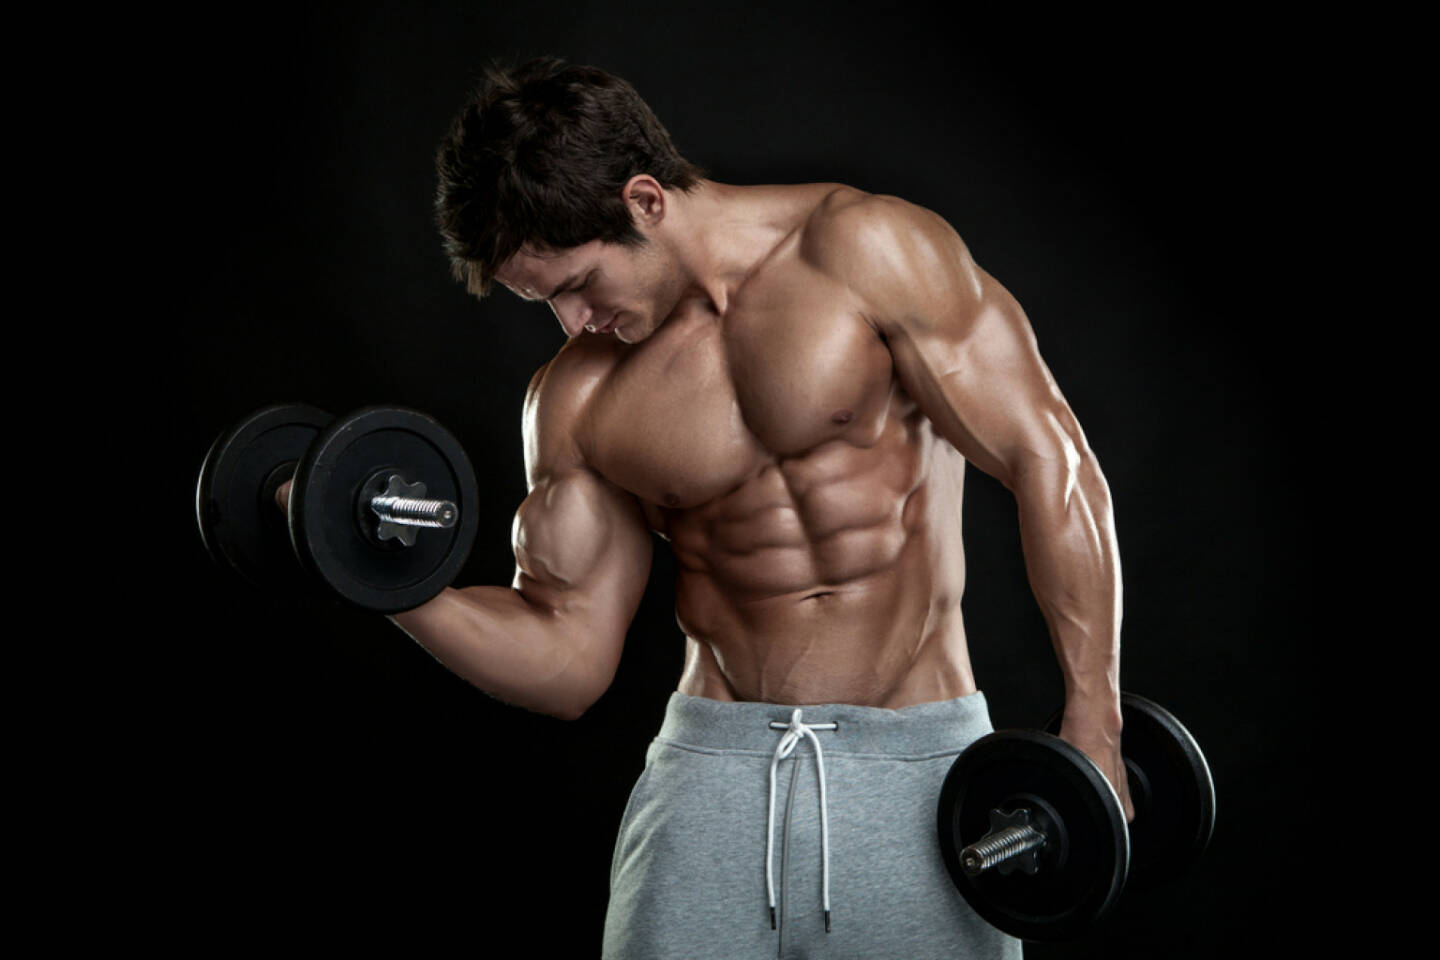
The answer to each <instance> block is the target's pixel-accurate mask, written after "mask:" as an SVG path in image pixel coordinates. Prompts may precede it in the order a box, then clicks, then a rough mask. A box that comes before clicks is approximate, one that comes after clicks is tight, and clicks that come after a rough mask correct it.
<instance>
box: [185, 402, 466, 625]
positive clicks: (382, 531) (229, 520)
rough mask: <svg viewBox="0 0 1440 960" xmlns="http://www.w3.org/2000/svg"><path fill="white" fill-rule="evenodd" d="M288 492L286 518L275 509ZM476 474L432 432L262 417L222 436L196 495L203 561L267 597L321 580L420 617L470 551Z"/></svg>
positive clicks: (424, 426)
mask: <svg viewBox="0 0 1440 960" xmlns="http://www.w3.org/2000/svg"><path fill="white" fill-rule="evenodd" d="M287 480H293V481H294V483H293V485H292V486H291V489H290V507H289V513H288V516H287V515H285V514H282V513H281V512H280V510H279V509H278V507H277V506H276V503H275V493H276V491H277V490H278V489H279V488H280V486H281V485H282V484H283V483H285V481H287ZM478 499H479V493H478V488H477V485H476V482H475V472H474V469H473V468H472V467H471V465H470V460H469V458H468V457H466V455H465V451H464V449H463V448H462V447H461V446H460V444H459V442H458V441H457V440H456V439H455V438H454V437H453V436H452V435H451V434H450V433H449V432H448V431H446V430H445V428H444V427H442V426H440V424H438V423H436V422H435V420H433V419H432V418H430V417H428V416H426V415H425V414H423V413H419V412H417V411H414V410H406V409H403V408H399V407H366V408H364V409H361V410H357V411H355V412H354V413H351V414H349V415H347V416H345V417H341V418H339V419H338V420H337V419H333V418H332V417H331V416H330V415H329V414H328V413H326V412H325V411H323V410H320V409H318V408H316V407H311V406H307V405H304V404H282V405H277V406H270V407H264V408H262V409H260V410H257V411H255V412H254V413H252V414H250V415H249V416H247V417H245V418H244V419H242V420H241V421H240V422H239V423H237V424H235V426H233V427H231V428H230V429H229V430H227V431H226V432H225V433H223V434H221V435H220V436H219V437H218V438H217V439H216V440H215V443H214V444H213V445H212V446H211V448H210V452H209V453H208V454H207V455H206V457H205V463H204V465H203V466H202V467H201V469H200V478H199V481H198V482H197V484H196V488H195V514H196V519H197V521H198V522H199V526H200V536H201V538H202V539H203V540H204V542H205V546H206V548H207V549H208V550H209V552H210V555H211V556H212V557H214V558H215V560H216V561H217V562H219V563H220V564H221V565H222V566H226V567H229V568H230V569H232V570H234V571H235V572H236V573H238V574H240V575H241V576H242V577H244V578H245V579H247V580H249V581H251V582H252V583H255V584H257V585H259V586H262V587H275V586H288V587H296V586H298V585H301V584H305V583H308V582H310V581H311V579H312V578H313V577H317V576H318V577H319V578H320V580H321V581H323V582H324V583H325V584H327V585H328V586H329V587H330V588H331V589H332V590H333V591H335V593H336V594H338V595H339V596H340V597H341V598H342V599H344V600H346V601H347V602H349V603H351V604H353V605H355V606H358V607H360V608H362V609H365V610H371V611H375V612H379V613H399V612H401V611H403V610H409V609H411V608H413V607H417V606H419V605H420V604H422V603H424V602H425V601H427V600H429V599H431V598H432V597H434V596H435V595H436V594H438V593H439V592H440V591H441V590H443V589H444V588H445V587H446V586H447V585H448V584H449V583H450V582H451V581H452V580H453V579H454V578H455V576H456V574H458V573H459V572H460V568H461V567H462V566H463V565H464V563H465V559H466V557H467V556H468V555H469V553H470V547H471V545H472V544H473V543H474V540H475V530H476V523H477V518H476V510H475V507H476V505H477V502H478Z"/></svg>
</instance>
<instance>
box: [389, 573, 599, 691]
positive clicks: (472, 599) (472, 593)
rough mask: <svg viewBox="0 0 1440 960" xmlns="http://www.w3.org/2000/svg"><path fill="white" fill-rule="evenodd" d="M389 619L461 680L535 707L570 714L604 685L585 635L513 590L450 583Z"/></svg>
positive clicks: (553, 611) (552, 612) (545, 607)
mask: <svg viewBox="0 0 1440 960" xmlns="http://www.w3.org/2000/svg"><path fill="white" fill-rule="evenodd" d="M390 619H391V620H392V621H393V622H394V623H395V625H396V626H398V627H399V628H400V629H401V630H403V631H405V633H407V634H409V635H410V637H411V638H412V639H414V640H415V641H416V642H417V643H419V644H420V645H421V646H422V647H424V648H425V649H426V650H428V651H429V652H430V653H431V654H432V655H433V656H434V657H435V658H436V659H437V660H439V661H440V662H441V663H443V664H444V665H445V666H446V667H448V668H449V669H450V670H452V671H454V673H456V674H457V675H458V676H460V677H461V678H462V679H464V680H466V681H467V682H469V683H471V684H473V685H475V686H476V687H478V688H480V689H481V690H483V691H485V692H486V693H488V694H490V695H491V696H493V697H495V698H497V699H499V700H503V701H504V702H506V703H509V704H512V705H514V706H517V707H523V708H525V709H527V710H533V711H535V712H537V713H544V714H548V715H550V716H555V717H560V718H561V719H566V720H573V719H575V718H576V717H579V716H580V715H581V714H582V713H584V712H585V710H586V708H588V707H589V706H590V705H591V704H592V703H594V701H595V700H596V699H598V698H599V696H600V694H601V693H602V692H603V691H604V690H605V688H606V686H608V684H609V679H610V678H609V676H608V675H605V676H602V675H601V674H603V673H604V666H603V664H601V663H597V657H596V656H595V655H594V653H595V651H593V650H591V649H589V647H588V646H587V644H586V642H585V641H586V638H587V637H588V636H589V635H588V634H587V633H586V632H585V631H580V630H574V629H571V624H570V623H569V622H568V618H567V617H566V616H565V615H563V614H561V613H558V612H556V611H555V610H554V609H553V608H551V607H548V606H546V605H544V604H540V603H537V602H534V601H532V600H530V599H527V598H526V596H525V594H524V593H523V592H521V591H520V590H518V589H512V588H509V587H466V588H464V589H459V590H457V589H449V590H446V591H444V592H443V593H442V594H440V596H438V597H436V598H435V599H434V600H431V601H430V602H429V603H426V604H425V605H423V606H421V607H418V608H416V609H414V610H410V611H407V612H405V613H400V614H396V615H395V616H393V617H391V618H390Z"/></svg>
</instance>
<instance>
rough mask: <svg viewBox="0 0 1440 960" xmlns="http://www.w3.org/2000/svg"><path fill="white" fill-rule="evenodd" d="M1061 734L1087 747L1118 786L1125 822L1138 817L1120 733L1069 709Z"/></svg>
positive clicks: (1079, 745)
mask: <svg viewBox="0 0 1440 960" xmlns="http://www.w3.org/2000/svg"><path fill="white" fill-rule="evenodd" d="M1060 738H1061V739H1062V740H1065V741H1066V742H1067V743H1070V744H1071V745H1073V746H1076V747H1079V748H1080V749H1081V750H1083V751H1085V755H1086V756H1087V757H1089V758H1090V759H1091V760H1094V761H1095V765H1096V766H1097V767H1099V768H1100V772H1101V773H1103V774H1105V779H1107V780H1109V781H1110V785H1111V786H1112V787H1114V788H1115V793H1116V795H1118V796H1119V797H1120V806H1121V807H1122V808H1124V810H1125V822H1126V823H1129V822H1130V821H1131V820H1134V819H1135V804H1134V802H1133V801H1131V799H1130V783H1129V781H1128V780H1127V779H1126V776H1125V760H1124V758H1123V757H1122V756H1121V755H1120V734H1119V732H1118V730H1117V732H1116V733H1114V734H1113V735H1112V734H1110V733H1109V732H1107V730H1106V729H1105V728H1104V727H1103V726H1102V725H1101V724H1096V723H1087V722H1076V721H1074V720H1072V719H1071V717H1070V715H1069V714H1068V713H1067V714H1066V716H1065V721H1064V722H1063V723H1062V724H1061V726H1060Z"/></svg>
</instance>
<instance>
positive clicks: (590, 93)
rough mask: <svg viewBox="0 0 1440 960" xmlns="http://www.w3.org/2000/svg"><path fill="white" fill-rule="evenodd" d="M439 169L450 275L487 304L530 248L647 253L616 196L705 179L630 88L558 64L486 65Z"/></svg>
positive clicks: (440, 155)
mask: <svg viewBox="0 0 1440 960" xmlns="http://www.w3.org/2000/svg"><path fill="white" fill-rule="evenodd" d="M435 167H436V170H437V172H438V173H439V177H440V184H439V189H438V190H437V192H436V196H435V213H436V220H437V222H438V225H439V227H440V234H441V236H442V237H443V238H444V241H445V244H444V245H445V253H446V254H447V255H448V256H449V257H450V267H451V271H452V272H453V273H454V274H455V279H457V280H460V281H463V282H464V283H465V285H466V287H467V288H468V289H469V290H470V291H471V292H473V293H475V294H477V295H479V296H482V297H483V296H485V295H486V294H487V293H489V292H490V287H491V283H492V281H493V280H494V277H495V271H496V270H497V269H499V267H500V266H501V265H502V264H504V263H505V261H507V260H509V259H510V258H511V257H512V256H514V255H515V253H516V252H517V251H519V250H520V248H521V247H522V246H525V245H527V244H528V245H530V246H531V247H535V248H538V249H541V250H564V249H568V248H570V247H578V246H580V245H581V244H585V243H589V242H590V241H592V240H603V241H605V242H607V243H616V244H621V245H624V246H631V247H633V246H639V245H641V244H643V243H644V242H645V239H644V237H643V236H642V235H641V234H640V232H639V231H638V230H636V229H635V226H634V224H633V222H632V221H631V219H630V213H629V210H628V209H627V207H626V205H625V203H624V201H623V200H622V199H621V196H620V190H621V188H622V187H623V186H624V185H625V183H626V182H627V181H628V180H629V179H630V178H631V177H633V176H635V175H636V174H640V173H648V174H649V175H651V176H652V177H654V178H655V179H656V180H657V181H659V183H660V185H661V186H662V187H665V188H666V189H680V190H689V189H691V188H693V187H695V186H696V185H698V184H699V182H700V178H701V177H703V176H704V175H705V172H704V171H703V170H701V169H700V168H699V167H697V166H695V165H694V164H692V163H690V162H689V161H688V160H686V159H685V158H684V157H682V156H680V154H679V153H678V152H677V151H676V149H675V146H674V144H672V143H671V142H670V134H668V133H667V132H666V131H665V128H664V127H663V126H661V124H660V121H659V120H657V119H656V118H655V114H654V113H652V112H651V111H650V108H649V107H648V106H646V104H645V101H644V100H641V99H640V95H639V94H638V93H636V92H635V89H634V88H633V87H631V86H630V84H628V83H626V82H625V81H624V80H621V79H620V78H619V77H616V76H613V75H611V74H609V73H606V72H605V71H603V70H600V69H597V68H595V67H584V66H570V65H567V64H566V63H565V61H563V60H559V59H557V58H554V57H540V58H537V59H534V60H531V61H529V62H527V63H524V64H522V65H520V66H518V67H504V66H500V65H491V66H489V67H487V68H486V70H485V76H484V79H483V80H482V81H481V83H480V86H479V88H478V89H477V90H476V91H475V92H474V93H473V94H472V95H471V97H470V99H469V101H467V102H466V104H465V106H464V107H463V108H461V110H460V113H459V114H458V115H457V116H456V117H455V119H454V121H452V122H451V124H450V130H449V132H448V133H447V134H446V136H445V139H444V140H443V141H442V142H441V144H440V149H439V150H438V151H437V153H436V156H435Z"/></svg>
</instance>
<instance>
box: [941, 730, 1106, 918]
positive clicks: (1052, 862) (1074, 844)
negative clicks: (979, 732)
mask: <svg viewBox="0 0 1440 960" xmlns="http://www.w3.org/2000/svg"><path fill="white" fill-rule="evenodd" d="M1036 800H1038V801H1040V802H1038V803H1037V802H1036ZM1024 806H1029V807H1030V808H1031V809H1041V808H1042V807H1043V810H1044V814H1043V819H1046V820H1049V819H1051V818H1053V819H1054V820H1055V821H1058V823H1055V824H1047V829H1046V833H1047V834H1048V836H1049V840H1048V841H1047V844H1046V848H1045V850H1044V851H1043V852H1042V854H1041V856H1040V864H1039V871H1038V872H1037V873H1035V874H1034V875H1030V874H1026V873H1023V872H1016V873H1011V874H1008V875H1006V874H1002V873H1000V872H999V871H998V870H997V869H993V868H992V869H990V870H987V871H985V872H984V873H982V874H980V875H979V876H976V877H970V876H967V875H966V874H965V871H964V869H963V868H962V867H961V865H960V852H961V851H962V850H963V849H964V848H965V846H966V845H967V844H970V843H974V842H976V841H977V840H980V839H981V838H982V837H984V836H985V835H986V833H988V832H989V830H990V811H991V810H992V809H996V808H998V809H1001V810H1004V811H1006V812H1010V811H1013V810H1014V809H1016V808H1017V807H1024ZM938 826H939V831H940V851H941V855H942V856H943V858H944V860H945V867H946V869H947V870H949V872H950V878H951V880H953V881H954V883H955V886H956V888H957V889H959V891H960V893H961V894H962V895H963V896H964V897H965V899H966V900H967V901H968V902H969V903H970V906H971V907H973V908H974V909H975V912H976V913H978V914H980V916H981V917H982V918H984V919H985V920H986V921H987V922H988V923H990V924H991V925H992V926H995V927H998V928H999V929H1001V930H1004V931H1005V932H1006V933H1009V934H1010V935H1012V936H1016V937H1021V938H1024V939H1026V940H1042V941H1053V940H1065V939H1069V938H1072V937H1075V936H1077V935H1078V934H1080V933H1082V932H1083V931H1084V930H1086V929H1088V928H1089V927H1090V926H1092V925H1093V924H1094V923H1096V922H1097V921H1098V920H1100V919H1101V918H1102V917H1104V916H1105V914H1106V913H1108V912H1109V910H1110V908H1111V907H1112V906H1114V904H1115V901H1116V898H1118V897H1119V895H1120V891H1121V889H1122V888H1123V887H1124V884H1125V874H1126V869H1127V867H1128V863H1129V843H1128V840H1127V837H1126V832H1125V815H1124V812H1123V811H1122V810H1121V808H1120V800H1119V798H1118V797H1116V796H1115V791H1114V789H1112V788H1111V786H1110V783H1109V781H1108V780H1106V779H1105V775H1104V774H1103V773H1101V772H1100V768H1099V767H1097V766H1095V764H1094V762H1093V761H1092V760H1091V759H1090V758H1089V757H1087V756H1085V754H1084V753H1082V752H1081V751H1080V750H1078V749H1076V748H1075V747H1073V746H1071V745H1070V744H1068V743H1066V742H1065V741H1064V740H1061V739H1060V738H1059V737H1053V736H1050V735H1049V734H1045V733H1040V732H1039V731H1036V730H1005V731H1001V732H998V733H992V734H989V735H988V736H985V737H982V738H980V739H979V740H977V741H976V742H975V743H974V744H972V745H971V746H970V747H969V748H968V749H967V750H966V751H965V752H964V753H962V754H960V756H959V758H957V759H956V761H955V763H954V764H953V765H952V766H951V767H950V772H949V774H948V775H947V776H946V777H945V785H944V787H943V788H942V789H941V791H940V806H939V811H938Z"/></svg>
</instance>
